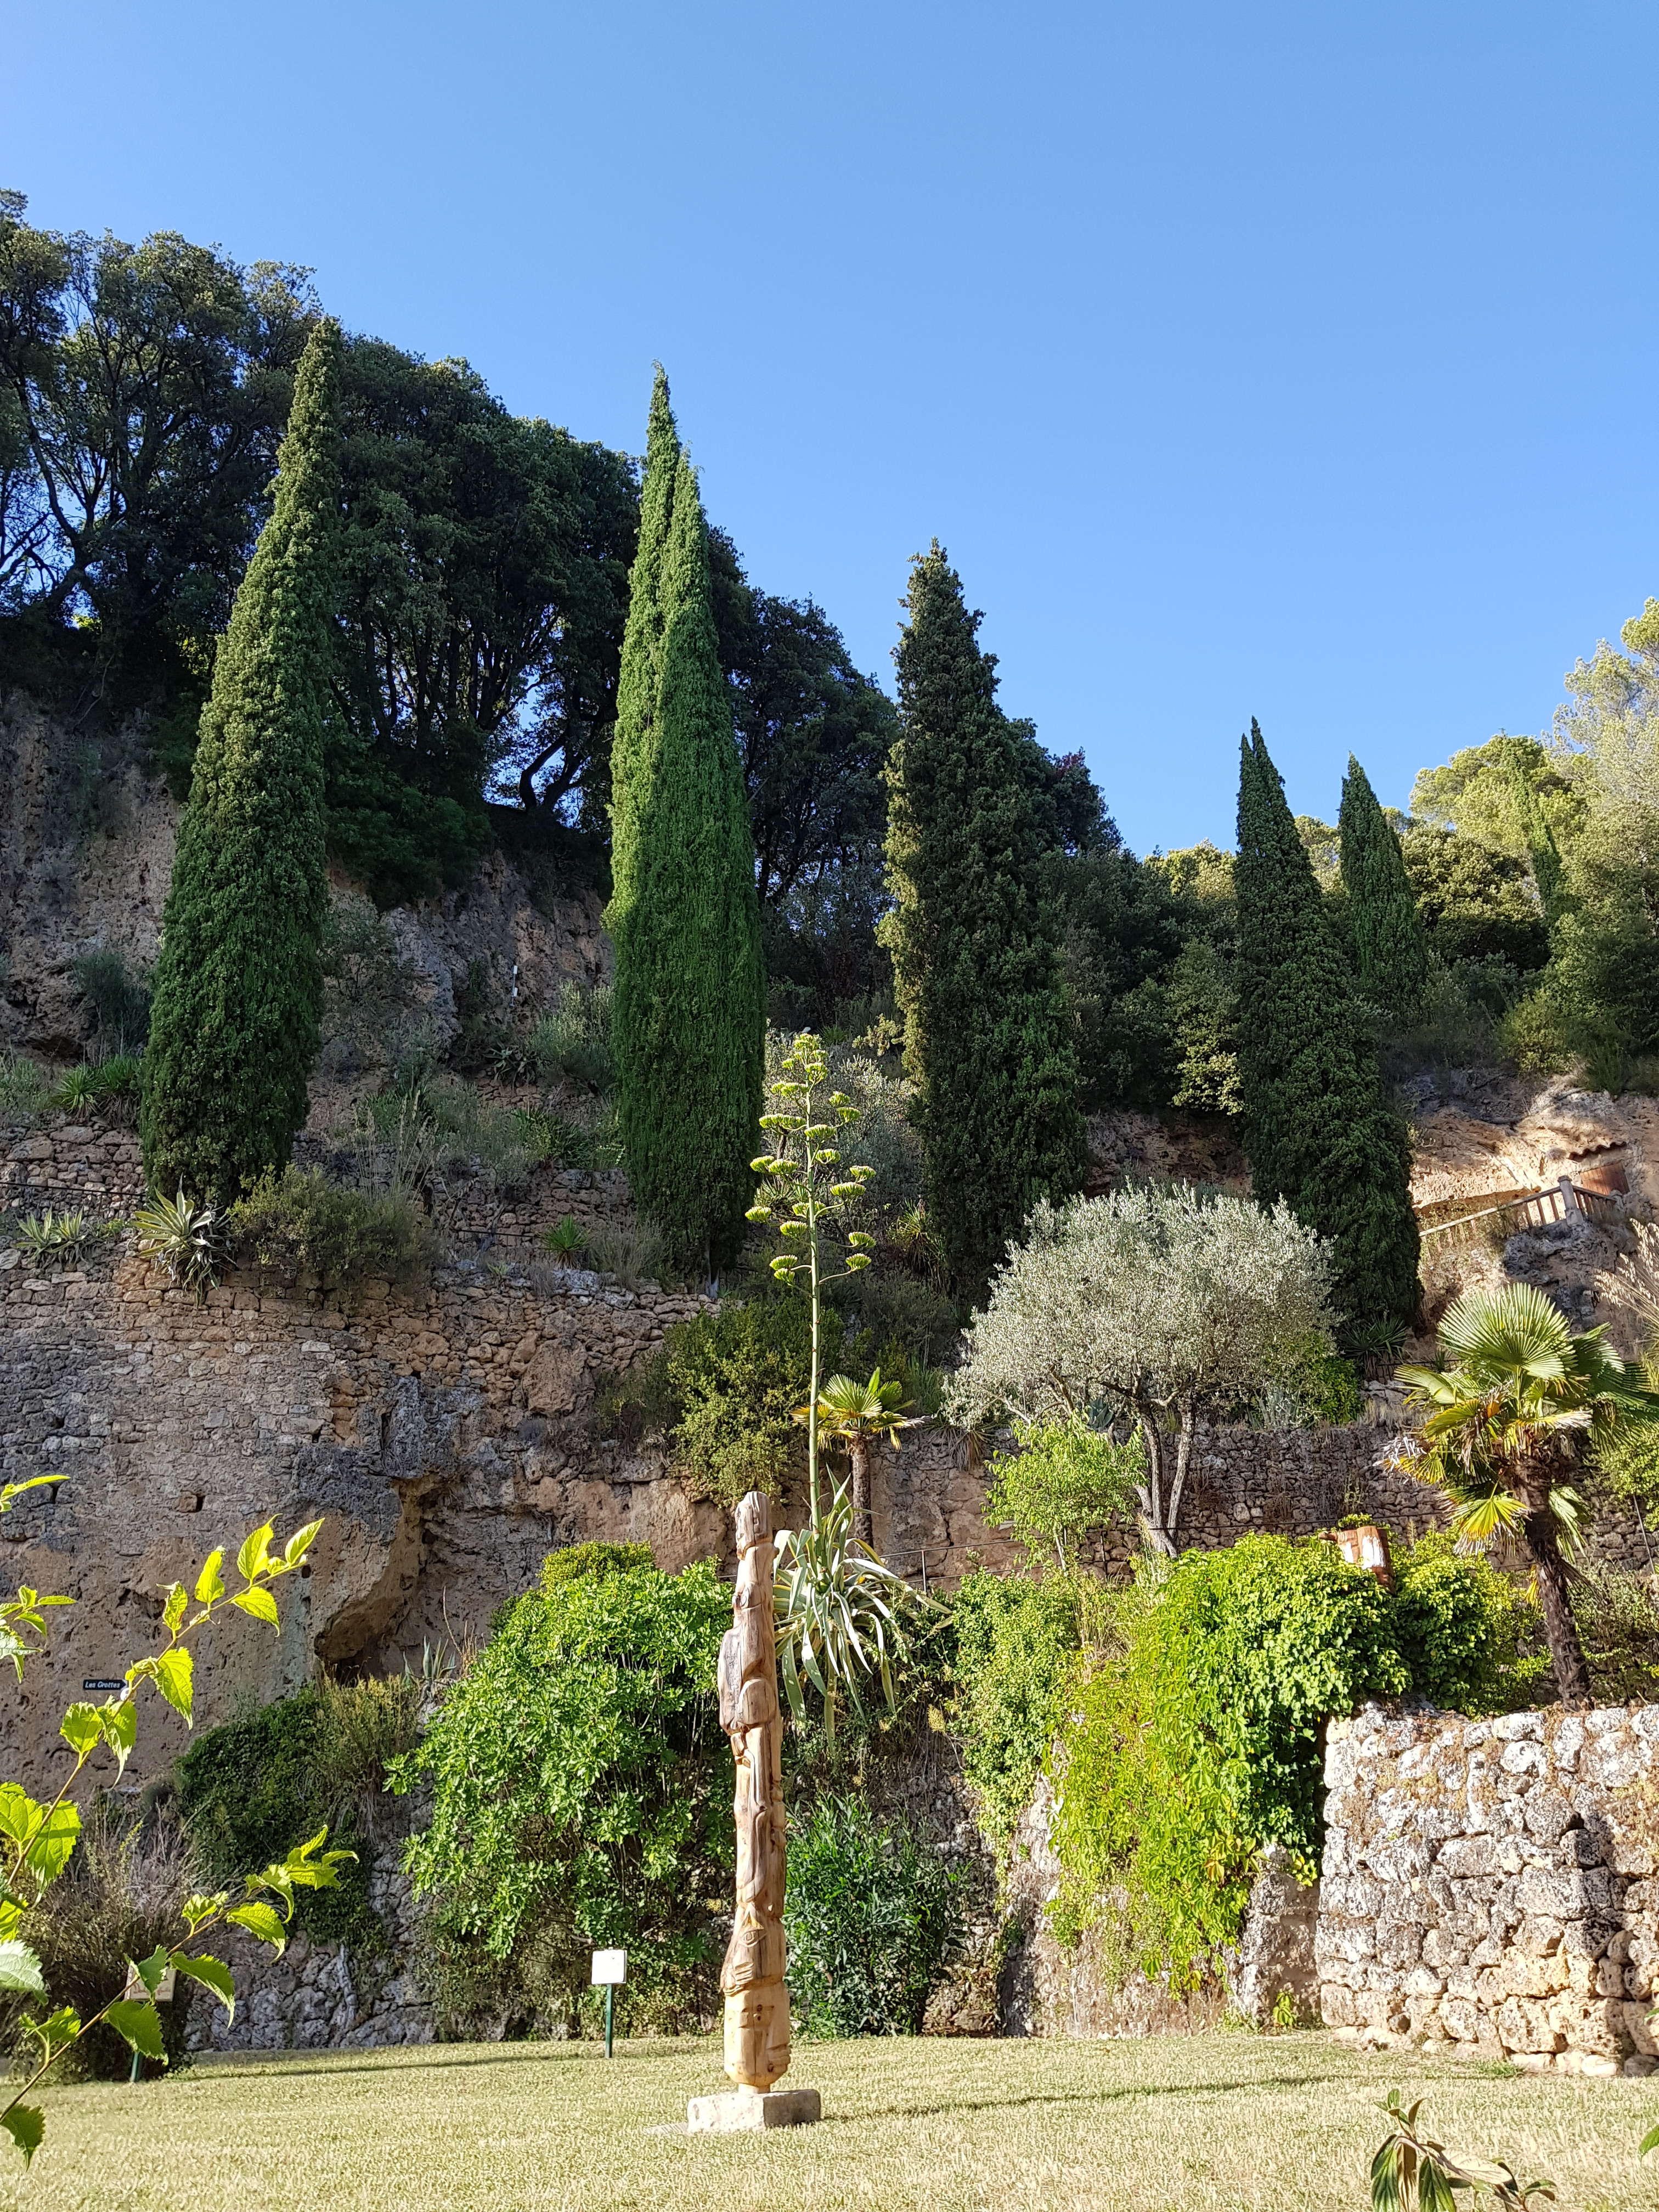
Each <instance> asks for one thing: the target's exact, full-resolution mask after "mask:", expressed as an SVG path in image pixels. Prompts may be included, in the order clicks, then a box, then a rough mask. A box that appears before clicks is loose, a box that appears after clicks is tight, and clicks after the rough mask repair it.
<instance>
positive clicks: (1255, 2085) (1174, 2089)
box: [823, 2074, 1352, 2126]
mask: <svg viewBox="0 0 1659 2212" xmlns="http://www.w3.org/2000/svg"><path fill="white" fill-rule="evenodd" d="M1351 2079H1352V2076H1351V2075H1341V2074H1264V2075H1260V2076H1259V2077H1258V2078H1256V2079H1255V2080H1253V2081H1165V2082H1152V2083H1148V2082H1145V2081H1126V2082H1124V2083H1122V2084H1121V2086H1115V2087H1108V2088H1099V2089H1055V2090H1051V2091H1048V2092H1046V2093H1045V2092H1044V2091H1042V2090H1040V2089H1034V2090H1032V2091H1031V2092H1030V2093H1029V2094H1028V2095H1025V2096H1023V2097H944V2098H939V2099H938V2100H928V2101H927V2102H925V2103H916V2104H908V2105H866V2106H860V2109H859V2110H858V2111H857V2112H826V2113H825V2115H824V2118H823V2124H824V2125H825V2126H829V2125H831V2124H841V2125H847V2124H850V2123H852V2122H854V2121H863V2120H921V2119H926V2118H928V2116H929V2115H930V2114H932V2113H934V2112H1018V2111H1019V2110H1021V2109H1022V2107H1024V2106H1028V2105H1115V2104H1116V2103H1118V2102H1119V2101H1120V2100H1121V2099H1123V2098H1126V2097H1132V2098H1133V2099H1135V2100H1136V2101H1137V2102H1139V2103H1141V2104H1145V2103H1147V2102H1148V2101H1150V2100H1152V2099H1153V2098H1155V2097H1239V2096H1249V2097H1254V2096H1258V2095H1260V2093H1261V2091H1262V2090H1263V2089H1316V2088H1318V2087H1320V2086H1321V2085H1322V2083H1327V2082H1332V2081H1346V2080H1351Z"/></svg>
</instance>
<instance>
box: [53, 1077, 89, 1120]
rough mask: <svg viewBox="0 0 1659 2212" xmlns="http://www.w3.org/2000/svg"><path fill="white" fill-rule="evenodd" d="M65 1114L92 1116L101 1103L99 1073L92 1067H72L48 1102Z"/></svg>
mask: <svg viewBox="0 0 1659 2212" xmlns="http://www.w3.org/2000/svg"><path fill="white" fill-rule="evenodd" d="M48 1103H50V1104H52V1105H53V1106H56V1107H57V1108H58V1110H59V1111H60V1112H61V1113H64V1114H90V1113H92V1112H93V1111H94V1109H95V1108H96V1106H97V1104H98V1103H99V1094H98V1076H97V1072H96V1070H95V1069H94V1068H90V1067H72V1068H70V1072H69V1073H68V1074H67V1075H66V1076H64V1079H63V1080H62V1081H61V1082H60V1083H59V1085H58V1088H57V1089H56V1091H53V1092H52V1097H51V1099H50V1101H49V1102H48Z"/></svg>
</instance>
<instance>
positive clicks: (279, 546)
mask: <svg viewBox="0 0 1659 2212" xmlns="http://www.w3.org/2000/svg"><path fill="white" fill-rule="evenodd" d="M340 353H341V344H340V326H339V325H338V324H337V323H336V322H333V321H325V322H320V323H319V324H318V325H317V326H316V328H315V329H314V330H313V331H312V333H311V336H310V337H309V339H308V340H307V344H306V349H305V352H304V354H303V356H301V362H300V368H299V373H298V374H297V375H296V377H295V385H294V401H293V405H292V407H291V408H290V410H289V421H288V434H287V435H286V436H285V437H284V439H283V446H282V451H281V453H280V454H279V455H278V458H277V466H276V501H275V504H274V506H273V507H272V509H271V514H270V520H269V521H268V522H267V523H266V525H265V526H264V529H263V530H262V531H261V532H259V539H258V544H256V545H255V547H254V549H253V557H252V560H251V561H250V562H248V566H247V573H246V575H244V577H243V579H242V582H241V586H240V590H239V591H238V592H237V594H236V601H235V605H234V607H233V608H232V610H231V617H230V627H229V629H228V630H227V631H226V632H225V635H224V636H223V637H222V639H221V640H220V642H219V652H218V657H217V659H216V661H215V663H214V670H213V690H212V695H211V696H210V699H209V701H208V702H207V705H206V706H205V707H204V708H203V710H202V728H201V738H200V742H199V743H198V744H197V750H196V763H195V769H194V772H193V775H192V776H191V789H190V798H189V800H188V802H187V804H186V805H185V812H184V817H183V819H182V821H181V822H180V823H179V847H178V851H177V853H176V854H175V856H174V859H173V878H172V881H171V883H170V884H168V887H167V904H166V907H165V908H163V911H162V916H161V957H160V959H159V961H158V962H157V963H156V972H155V1008H154V1012H153V1014H152V1017H151V1020H150V1030H149V1044H148V1045H147V1046H146V1048H145V1051H144V1090H143V1112H142V1120H141V1127H142V1131H143V1156H144V1172H145V1174H146V1176H148V1178H149V1184H150V1187H151V1188H152V1189H153V1190H155V1191H158V1192H160V1193H161V1194H163V1195H165V1196H171V1195H173V1194H174V1192H175V1191H177V1190H178V1189H179V1188H183V1189H185V1191H187V1192H188V1193H189V1194H191V1196H192V1197H195V1198H197V1199H200V1198H203V1197H205V1196H207V1195H209V1194H212V1195H214V1196H216V1197H217V1198H218V1199H219V1200H222V1201H224V1200H230V1199H234V1197H235V1196H236V1195H237V1194H238V1191H239V1190H240V1187H241V1185H242V1183H243V1182H244V1181H245V1180H246V1179H249V1178H252V1177H253V1176H258V1175H259V1174H260V1173H262V1172H263V1171H264V1170H265V1169H267V1168H270V1167H275V1166H277V1165H279V1164H282V1163H283V1162H284V1161H286V1159H287V1158H288V1156H289V1147H290V1146H291V1145H292V1143H293V1141H294V1133H295V1130H296V1129H298V1128H299V1127H300V1125H301V1122H302V1121H304V1120H305V1116H306V1083H307V1077H308V1076H309V1074H310V1073H311V1067H312V1063H313V1061H314V1060H315V1059H316V1057H317V1047H318V1041H319V1022H320V1019H321V1016H322V1001H323V981H322V971H321V968H320V965H319V953H318V947H319V940H320V938H321V934H322V928H323V922H324V918H325V915H326V912H327V908H328V881H327V876H326V872H325V851H324V813H323V707H324V689H325V671H326V669H327V665H328V650H329V624H330V620H331V611H332V608H331V598H332V591H333V565H334V550H335V536H336V530H337V520H338V514H339V505H340V460H339V443H340V430H339V385H340Z"/></svg>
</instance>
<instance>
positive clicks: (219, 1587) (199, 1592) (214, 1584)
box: [196, 1552, 225, 1605]
mask: <svg viewBox="0 0 1659 2212" xmlns="http://www.w3.org/2000/svg"><path fill="white" fill-rule="evenodd" d="M224 1559H225V1555H224V1553H222V1552H210V1553H208V1555H207V1565H205V1566H204V1568H203V1569H202V1571H201V1573H200V1574H199V1575H197V1577H196V1602H197V1605H211V1604H212V1603H213V1601H214V1600H215V1599H216V1598H220V1597H222V1596H223V1595H224V1594H225V1578H224V1577H223V1576H222V1574H221V1573H220V1571H219V1570H220V1568H221V1567H222V1565H224Z"/></svg>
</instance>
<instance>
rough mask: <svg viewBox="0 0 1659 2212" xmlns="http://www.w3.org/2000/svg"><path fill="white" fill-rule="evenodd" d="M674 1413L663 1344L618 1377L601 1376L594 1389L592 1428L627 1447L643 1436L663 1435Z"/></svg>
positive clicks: (666, 1358) (666, 1354)
mask: <svg viewBox="0 0 1659 2212" xmlns="http://www.w3.org/2000/svg"><path fill="white" fill-rule="evenodd" d="M676 1411H677V1403H676V1400H675V1397H674V1392H673V1387H672V1385H671V1383H670V1382H669V1379H668V1347H667V1346H666V1345H664V1346H662V1347H661V1348H660V1349H659V1351H657V1352H653V1354H652V1356H651V1358H649V1359H646V1360H641V1363H640V1364H639V1365H638V1366H637V1367H629V1368H625V1369H624V1370H623V1372H622V1373H621V1374H620V1375H601V1376H599V1381H598V1383H597V1384H596V1386H595V1388H594V1392H593V1425H594V1427H595V1429H596V1430H597V1431H599V1435H600V1436H602V1437H617V1439H618V1441H619V1442H620V1443H623V1444H626V1445H628V1446H629V1447H630V1448H631V1447H632V1446H634V1445H635V1444H639V1443H643V1442H644V1441H645V1439H646V1437H659V1436H662V1435H664V1434H665V1431H667V1429H668V1428H669V1426H670V1425H671V1422H672V1421H673V1419H674V1415H675V1413H676Z"/></svg>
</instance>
